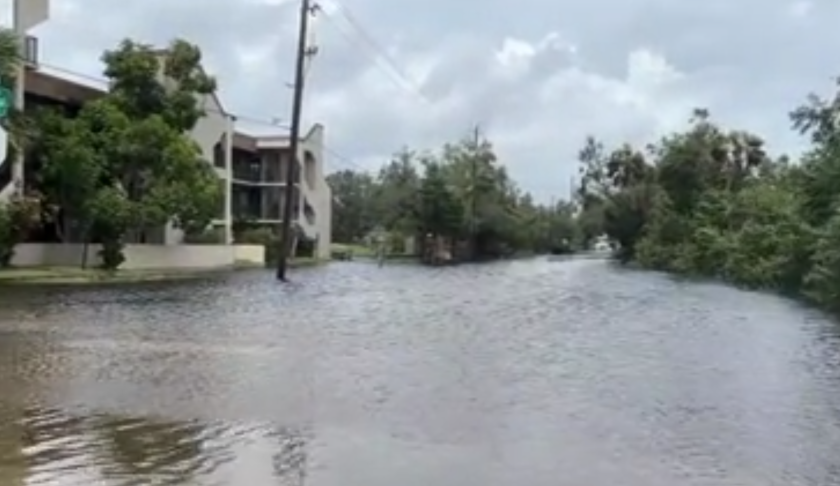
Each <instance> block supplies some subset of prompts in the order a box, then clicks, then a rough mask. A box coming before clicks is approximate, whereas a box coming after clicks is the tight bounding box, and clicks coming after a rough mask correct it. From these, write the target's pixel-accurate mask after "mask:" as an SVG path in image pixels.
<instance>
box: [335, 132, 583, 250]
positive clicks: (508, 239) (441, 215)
mask: <svg viewBox="0 0 840 486" xmlns="http://www.w3.org/2000/svg"><path fill="white" fill-rule="evenodd" d="M329 180H330V183H331V187H332V189H333V196H334V198H335V199H336V200H335V202H334V206H333V208H334V213H333V220H334V222H335V224H334V226H333V240H334V241H344V242H352V241H354V240H357V239H359V238H362V237H364V236H365V235H367V234H368V233H369V232H370V231H371V230H372V229H373V228H375V227H379V226H381V227H383V228H384V229H386V230H387V231H389V232H390V233H391V234H392V235H393V236H394V238H393V239H394V240H395V241H396V240H400V239H401V238H402V237H404V236H415V237H421V238H418V240H419V241H421V242H426V236H428V235H432V236H438V237H441V238H443V239H444V240H447V241H449V242H450V243H451V244H452V246H453V247H458V248H467V249H469V250H470V251H467V252H466V254H465V255H463V257H465V258H467V259H474V260H479V259H486V258H494V257H499V256H504V255H506V254H509V253H514V252H527V253H534V252H536V253H543V252H548V251H550V250H551V249H553V248H556V247H558V246H560V245H562V244H563V242H564V241H565V242H566V243H565V244H567V245H568V244H569V242H572V241H574V240H576V239H577V234H578V233H579V231H578V227H577V222H576V218H575V205H574V204H572V203H571V202H564V201H560V202H558V203H557V204H555V205H553V206H549V205H545V204H538V203H537V202H535V201H534V200H533V198H532V197H531V195H530V194H528V193H527V192H524V191H521V190H520V189H519V188H518V187H516V184H515V183H514V181H512V180H511V178H510V177H509V176H508V174H507V171H506V170H505V168H504V166H503V165H502V164H501V163H500V161H499V160H498V159H497V156H496V154H495V152H494V150H493V146H492V143H491V142H490V141H489V140H488V139H486V138H481V137H479V138H477V139H476V138H475V137H470V138H463V139H461V140H459V141H457V142H454V143H447V144H444V145H443V146H442V147H441V148H440V149H439V150H437V151H434V152H417V151H415V150H411V149H409V148H403V149H402V150H400V151H399V152H397V153H396V154H395V155H394V157H393V158H392V160H391V161H390V162H389V163H388V164H386V165H385V166H384V167H383V168H382V169H381V170H380V171H379V173H378V175H377V176H376V177H373V176H372V175H370V174H367V173H364V172H356V171H350V170H344V171H341V172H337V173H335V174H332V175H330V176H329Z"/></svg>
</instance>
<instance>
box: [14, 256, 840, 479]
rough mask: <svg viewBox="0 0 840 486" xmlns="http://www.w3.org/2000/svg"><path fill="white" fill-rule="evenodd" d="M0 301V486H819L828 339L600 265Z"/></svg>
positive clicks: (836, 349) (249, 281)
mask: <svg viewBox="0 0 840 486" xmlns="http://www.w3.org/2000/svg"><path fill="white" fill-rule="evenodd" d="M296 276H297V279H298V282H297V284H296V285H295V286H294V287H291V288H288V287H283V286H278V285H277V284H276V283H275V282H273V280H272V278H271V277H272V276H271V275H270V274H269V273H260V272H258V273H250V274H241V275H235V276H230V277H225V278H220V279H216V280H208V281H205V282H199V283H195V282H193V283H180V284H177V285H166V286H140V287H131V288H119V289H113V288H112V289H108V288H101V289H82V290H78V289H77V290H73V289H60V290H55V289H41V290H37V291H35V290H32V289H28V290H26V291H23V290H15V291H12V290H8V289H6V288H2V289H0V485H3V486H5V485H13V486H16V485H21V486H23V485H58V486H64V485H89V484H102V485H105V486H110V485H135V484H137V485H141V484H142V485H158V484H160V485H198V486H203V485H228V484H230V485H245V486H251V485H254V486H260V485H278V484H279V485H302V484H304V483H306V484H310V485H324V486H332V485H336V486H339V485H340V486H379V485H383V486H385V485H387V486H391V485H394V484H400V485H401V486H403V485H409V486H413V485H417V486H421V485H423V486H425V485H429V484H434V485H441V486H448V485H452V486H461V485H463V484H469V483H475V484H481V485H482V486H484V485H490V486H496V485H498V486H508V485H520V484H529V485H547V486H548V485H551V486H556V485H572V486H575V485H583V486H599V485H605V486H606V485H609V486H612V485H615V484H621V485H628V486H637V485H638V486H642V485H643V486H660V485H661V486H665V485H667V486H674V485H710V486H730V485H739V486H741V485H746V486H752V485H761V486H768V485H769V486H774V485H780V486H781V485H784V486H791V485H793V486H797V485H805V486H826V485H832V484H840V469H838V467H840V462H838V461H837V450H840V338H838V332H837V329H836V326H835V325H834V324H832V323H831V322H830V321H828V320H827V319H825V318H823V317H822V316H820V315H818V314H816V313H813V312H810V311H806V310H804V309H801V308H799V307H797V306H795V305H793V304H791V303H788V302H785V301H782V300H780V299H777V298H774V297H769V296H764V295H759V294H754V293H745V292H737V291H733V290H730V289H726V288H724V287H720V286H715V285H701V284H688V283H680V282H675V281H673V280H670V279H668V278H665V277H662V276H658V275H653V274H641V273H633V272H628V271H623V270H620V269H616V268H613V267H612V266H611V265H609V264H607V263H605V262H597V261H581V262H558V263H548V262H544V261H530V262H513V263H505V264H499V265H489V266H466V267H462V268H455V269H443V270H438V269H419V268H412V267H407V266H400V267H387V266H386V267H385V268H382V269H378V268H376V267H375V266H369V265H363V264H357V263H347V264H337V265H334V266H332V267H330V268H328V269H313V270H312V271H299V272H297V273H296Z"/></svg>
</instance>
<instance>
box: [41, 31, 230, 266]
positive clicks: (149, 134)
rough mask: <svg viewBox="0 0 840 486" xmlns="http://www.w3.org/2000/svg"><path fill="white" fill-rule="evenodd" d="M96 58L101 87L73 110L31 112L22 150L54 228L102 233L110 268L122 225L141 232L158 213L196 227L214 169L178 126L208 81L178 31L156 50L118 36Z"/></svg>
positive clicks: (214, 199) (186, 126)
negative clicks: (35, 166)
mask: <svg viewBox="0 0 840 486" xmlns="http://www.w3.org/2000/svg"><path fill="white" fill-rule="evenodd" d="M102 61H103V63H104V64H105V70H104V74H105V76H106V77H107V78H108V79H109V81H110V90H109V92H108V93H107V94H106V95H105V96H103V97H102V98H99V99H97V100H94V101H90V102H88V103H86V104H85V105H84V106H83V107H82V108H81V111H80V112H79V113H78V115H77V116H75V117H68V116H66V114H65V113H63V112H59V111H57V110H53V109H42V110H39V111H38V112H36V113H35V114H33V115H32V121H33V126H34V128H35V131H36V134H35V140H34V142H33V147H32V154H31V156H32V157H33V158H35V159H37V160H38V161H39V170H38V171H37V172H36V173H35V174H34V176H35V178H36V181H35V182H36V186H37V187H38V188H39V191H40V194H41V196H42V197H43V204H44V207H45V208H48V209H49V216H50V217H51V218H52V219H53V221H54V222H55V225H54V226H55V227H56V230H57V233H58V235H59V238H61V239H62V240H64V241H68V240H75V239H81V240H82V241H85V242H89V241H96V242H99V243H102V245H103V253H102V257H103V261H104V264H105V266H107V267H110V268H116V267H117V266H119V265H120V264H121V263H122V261H123V257H122V246H123V243H124V241H125V240H126V238H127V237H128V236H129V235H131V236H132V237H133V238H135V239H141V240H142V235H143V234H144V232H146V231H149V230H150V229H153V228H160V227H162V226H164V225H166V224H167V223H173V224H174V225H175V226H177V227H180V228H183V229H186V230H191V229H203V228H205V227H207V226H208V225H209V223H210V222H211V221H212V219H213V218H214V217H216V216H217V213H218V209H219V207H220V204H221V198H222V197H223V193H222V190H221V186H220V184H219V183H218V177H217V176H216V175H215V174H214V173H213V169H212V166H211V165H210V164H209V163H208V162H207V161H206V160H204V159H203V156H202V153H201V150H200V148H199V147H198V146H197V144H196V143H195V142H194V141H193V140H192V139H191V138H190V137H189V134H188V132H189V131H190V130H192V129H193V128H194V126H195V125H196V123H197V122H198V120H199V119H200V118H201V117H202V116H203V115H204V112H203V110H202V108H201V106H202V105H201V104H200V99H201V97H202V96H205V95H209V94H211V93H213V92H214V91H215V89H216V83H215V80H214V79H213V78H212V77H210V76H208V75H207V74H205V72H204V71H203V69H202V67H201V52H200V51H199V49H198V48H197V47H196V46H194V45H192V44H190V43H188V42H186V41H183V40H175V41H173V42H172V43H171V44H170V45H169V47H168V49H165V50H156V49H154V48H152V47H151V46H148V45H144V44H139V43H136V42H134V41H131V40H125V41H123V42H122V43H121V44H120V45H119V46H118V47H117V48H116V49H114V50H109V51H106V52H105V53H104V54H103V56H102Z"/></svg>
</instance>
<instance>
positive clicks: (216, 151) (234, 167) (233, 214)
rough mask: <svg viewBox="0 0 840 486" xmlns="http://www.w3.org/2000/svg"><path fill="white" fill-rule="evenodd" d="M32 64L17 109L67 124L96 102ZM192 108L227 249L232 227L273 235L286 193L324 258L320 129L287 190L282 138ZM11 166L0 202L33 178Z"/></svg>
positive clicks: (163, 235) (5, 166) (160, 237)
mask: <svg viewBox="0 0 840 486" xmlns="http://www.w3.org/2000/svg"><path fill="white" fill-rule="evenodd" d="M36 45H37V44H36ZM33 56H34V57H33V59H30V61H29V62H28V63H27V65H26V69H25V73H24V87H25V89H24V92H25V99H24V100H23V101H24V103H23V104H24V107H25V109H28V108H33V107H38V106H57V107H61V108H63V109H64V110H66V112H67V113H68V115H69V116H73V114H74V113H75V112H78V110H79V109H80V107H81V106H82V105H83V104H84V103H85V102H87V101H90V100H93V99H96V98H97V97H100V96H102V95H103V94H104V91H103V90H101V89H96V88H92V87H89V86H85V85H82V84H79V83H76V82H73V81H71V80H69V79H65V78H63V77H61V76H57V75H55V74H51V73H50V74H48V73H45V72H43V71H41V70H40V69H39V67H38V65H37V53H35V54H33ZM200 103H201V105H202V106H203V108H204V110H205V112H206V114H205V116H204V117H203V118H202V119H201V120H199V122H198V123H197V124H196V126H195V127H194V129H193V130H192V132H191V133H190V135H191V137H192V138H193V140H195V142H196V143H197V144H198V146H199V147H200V149H201V151H202V154H203V155H204V158H205V159H206V160H207V161H208V163H210V164H213V166H214V169H215V172H216V174H217V175H218V176H219V179H220V182H221V183H222V185H223V186H224V188H225V201H224V207H223V208H222V210H221V211H220V214H219V217H218V219H217V220H216V221H215V222H214V226H217V227H221V228H223V229H224V232H225V238H226V240H227V243H233V242H234V241H233V240H234V234H233V228H234V226H235V224H234V223H235V222H237V221H238V220H239V221H248V222H249V223H251V224H256V225H263V226H267V227H270V228H272V229H279V227H280V226H281V224H282V214H283V211H282V209H283V195H284V193H285V191H286V190H293V191H295V196H294V201H295V202H294V208H293V223H295V224H296V226H297V227H298V228H299V229H300V232H301V233H302V234H303V235H305V236H306V238H307V239H309V240H312V241H314V246H315V248H314V250H315V253H316V255H317V256H318V257H322V258H327V257H329V252H330V243H331V231H332V204H331V201H332V193H331V190H330V187H329V185H328V184H327V181H326V179H325V175H326V174H325V171H324V150H323V147H324V145H323V144H324V137H325V131H324V127H323V126H321V125H315V126H314V127H312V128H311V129H310V130H309V132H308V133H307V134H306V135H305V136H304V137H303V138H302V140H301V143H300V144H299V146H300V150H299V153H298V157H297V160H298V164H297V165H298V168H297V173H296V176H295V178H294V180H293V181H292V182H291V184H290V183H289V182H288V181H286V178H285V173H286V168H287V167H288V163H289V161H290V160H291V154H290V153H289V150H290V148H289V137H288V136H281V135H278V136H253V135H249V134H246V133H241V132H237V131H236V117H235V116H233V115H232V114H230V113H228V112H227V111H226V110H225V108H224V107H223V106H222V104H221V102H220V100H219V99H218V97H217V96H215V95H211V96H205V97H203V99H201V100H200ZM14 166H15V164H14V163H13V161H12V160H5V161H2V162H0V201H2V200H3V199H5V198H8V197H9V195H10V194H11V193H13V191H14V188H15V187H16V186H20V185H21V184H22V185H23V186H24V187H25V186H26V185H27V182H28V181H29V180H31V179H32V176H33V175H34V174H35V173H37V170H38V162H37V161H36V160H27V161H25V163H24V164H23V168H24V170H23V171H19V170H14V169H13V167H14ZM133 238H134V241H129V242H134V243H146V244H166V245H178V244H181V243H182V242H183V239H184V235H183V233H182V232H181V231H180V230H178V229H177V228H175V227H174V226H173V225H171V224H170V225H167V226H166V227H165V228H153V229H149V230H147V231H144V232H143V234H142V235H134V236H133Z"/></svg>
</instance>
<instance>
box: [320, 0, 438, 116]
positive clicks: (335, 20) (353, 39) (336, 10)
mask: <svg viewBox="0 0 840 486" xmlns="http://www.w3.org/2000/svg"><path fill="white" fill-rule="evenodd" d="M329 5H330V7H333V8H331V9H330V8H324V7H319V8H318V10H319V12H321V13H323V14H324V15H323V17H324V18H325V19H326V20H327V21H328V22H329V24H330V25H332V26H333V28H334V29H335V30H336V31H337V32H338V33H339V34H340V35H341V36H342V37H344V38H345V40H347V42H348V43H350V44H352V45H353V46H355V47H357V48H359V50H360V51H361V52H364V53H365V54H367V56H368V57H369V58H370V60H371V61H372V62H373V63H374V65H375V66H376V67H378V68H379V69H380V70H381V71H382V72H383V73H384V74H385V75H386V76H387V77H388V78H389V80H390V81H392V82H393V83H394V84H395V85H396V86H397V87H398V88H401V89H403V90H405V91H407V92H408V93H409V94H411V95H413V96H415V97H417V98H418V99H420V100H421V101H423V102H424V103H425V104H429V105H431V104H432V102H431V100H429V98H428V97H427V96H426V95H425V94H424V93H423V90H422V89H421V88H420V86H419V85H418V83H417V82H416V81H414V80H413V79H412V78H411V76H409V75H408V74H407V73H406V71H405V69H403V68H402V67H401V66H400V65H399V63H398V62H397V61H396V60H395V59H394V58H393V57H392V56H391V55H390V54H389V53H388V51H387V50H386V49H384V48H383V47H382V46H381V45H380V44H379V43H378V42H377V41H376V40H375V39H374V38H373V36H372V35H370V34H369V33H368V31H367V29H365V28H364V26H362V24H361V23H360V22H359V21H358V20H357V19H356V17H355V16H354V15H353V14H352V13H351V12H350V11H349V9H348V8H347V7H346V6H344V5H342V4H340V3H338V2H337V1H336V0H330V1H329ZM330 10H332V11H330ZM339 19H343V20H344V23H343V24H342V23H341V22H340V21H339ZM345 24H346V25H347V26H349V29H348V28H345V27H344V25H345ZM349 31H352V32H354V33H355V35H354V34H353V33H350V32H349Z"/></svg>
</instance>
